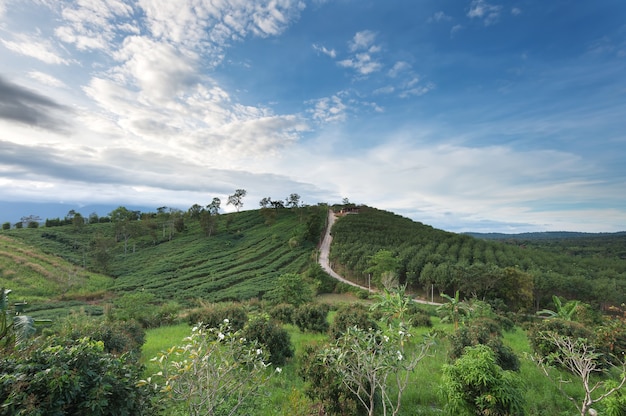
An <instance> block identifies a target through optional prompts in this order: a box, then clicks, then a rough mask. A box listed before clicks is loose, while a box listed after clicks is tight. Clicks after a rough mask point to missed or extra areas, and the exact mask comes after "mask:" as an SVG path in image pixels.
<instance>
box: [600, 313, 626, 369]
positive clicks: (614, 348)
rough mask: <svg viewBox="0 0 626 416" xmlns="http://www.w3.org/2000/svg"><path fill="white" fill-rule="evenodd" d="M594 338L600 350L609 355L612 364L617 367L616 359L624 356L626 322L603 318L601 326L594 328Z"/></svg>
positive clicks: (619, 319) (625, 348)
mask: <svg viewBox="0 0 626 416" xmlns="http://www.w3.org/2000/svg"><path fill="white" fill-rule="evenodd" d="M596 337H597V338H596V339H597V342H598V344H599V346H600V348H601V350H602V351H603V352H605V353H606V354H607V355H609V357H610V360H611V362H612V363H613V364H615V365H618V361H616V358H619V357H621V358H623V357H624V356H625V355H626V320H624V319H623V318H613V317H604V318H603V320H602V325H600V326H597V327H596Z"/></svg>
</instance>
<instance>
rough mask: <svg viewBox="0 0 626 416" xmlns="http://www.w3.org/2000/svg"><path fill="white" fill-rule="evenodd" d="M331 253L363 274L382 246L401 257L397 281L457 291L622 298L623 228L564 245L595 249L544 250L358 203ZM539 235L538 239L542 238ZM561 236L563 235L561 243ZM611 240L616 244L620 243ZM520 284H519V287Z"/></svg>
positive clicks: (338, 229) (338, 230)
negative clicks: (582, 251)
mask: <svg viewBox="0 0 626 416" xmlns="http://www.w3.org/2000/svg"><path fill="white" fill-rule="evenodd" d="M333 236H334V239H333V245H332V247H331V256H330V257H331V261H333V262H334V264H335V267H336V268H339V269H341V270H342V272H343V273H344V274H347V275H349V276H352V278H353V279H355V280H360V281H361V282H362V283H366V282H367V278H368V267H369V262H368V260H369V258H371V256H373V255H374V254H375V253H376V252H378V251H379V250H381V249H384V250H389V251H390V252H392V253H393V255H395V256H396V257H397V258H398V259H399V262H400V265H399V274H400V279H401V281H402V282H404V283H407V284H408V285H409V286H410V287H412V288H413V289H416V290H417V289H420V288H424V289H429V288H431V285H434V288H435V290H437V291H438V292H445V293H448V294H451V295H452V294H454V292H455V291H456V290H460V292H461V295H462V296H468V297H469V296H478V297H480V298H485V299H492V300H495V299H500V300H502V301H504V302H505V303H507V304H511V303H516V302H519V300H520V297H521V296H524V297H530V298H532V302H533V304H534V307H535V308H540V307H541V306H542V305H547V304H549V303H550V301H551V296H552V295H553V294H557V295H560V296H564V297H566V298H568V299H580V300H583V301H585V302H589V303H592V304H594V305H596V306H607V305H609V304H617V305H619V304H621V303H623V302H625V301H626V297H625V295H624V294H625V293H626V261H625V260H624V259H622V258H620V255H619V253H621V252H623V250H624V249H625V247H626V246H625V245H624V241H625V240H624V236H623V235H621V234H617V235H616V236H615V239H606V238H605V239H595V240H594V239H592V238H590V237H585V238H582V237H581V238H573V237H572V238H568V239H566V240H558V239H556V240H554V241H561V242H562V241H566V242H567V244H568V247H571V246H573V245H575V244H577V242H580V243H583V242H584V243H585V244H587V246H588V247H589V250H591V249H593V250H595V252H596V253H599V254H598V255H595V256H590V255H584V256H583V255H580V253H577V252H572V251H568V250H564V249H563V250H562V249H559V250H550V249H548V247H547V246H545V244H542V245H535V246H533V245H524V244H522V243H521V242H519V243H517V244H516V243H514V242H513V243H511V242H510V241H508V240H507V241H506V242H502V241H489V240H484V239H478V238H474V237H472V236H469V235H464V234H455V233H450V232H445V231H441V230H437V229H434V228H433V227H430V226H428V225H424V224H422V223H419V222H415V221H412V220H410V219H408V218H405V217H401V216H399V215H395V214H392V213H389V212H385V211H380V210H377V209H375V208H371V207H361V209H360V210H359V214H358V215H346V216H344V217H343V218H341V220H339V221H337V223H336V224H335V226H334V228H333ZM542 241H543V240H542ZM562 244H565V243H562ZM616 247H621V251H620V250H617V249H616ZM522 287H524V288H525V290H526V292H529V293H522Z"/></svg>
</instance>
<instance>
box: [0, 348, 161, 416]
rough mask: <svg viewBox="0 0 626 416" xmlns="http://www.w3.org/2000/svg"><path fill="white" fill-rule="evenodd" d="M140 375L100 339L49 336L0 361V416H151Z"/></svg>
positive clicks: (136, 369) (133, 365) (136, 367)
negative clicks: (138, 385)
mask: <svg viewBox="0 0 626 416" xmlns="http://www.w3.org/2000/svg"><path fill="white" fill-rule="evenodd" d="M141 372H142V368H141V367H140V366H138V365H136V364H135V363H134V361H132V360H129V358H128V356H126V355H121V356H119V357H116V356H114V355H112V354H109V353H107V352H106V351H105V348H104V343H103V342H102V341H94V340H91V339H88V338H81V339H79V340H68V339H62V338H48V339H46V340H45V341H44V342H43V343H40V344H33V345H32V346H31V347H30V348H29V349H27V350H22V351H20V352H19V354H14V355H12V356H9V357H5V358H3V359H2V360H0V404H1V405H0V415H7V416H9V415H11V416H15V415H28V416H47V415H71V416H73V415H75V416H80V415H86V414H88V415H93V416H101V415H102V416H105V415H111V416H114V415H115V416H117V415H152V414H154V409H153V407H152V406H151V404H150V403H151V402H150V396H151V393H150V390H149V389H148V387H137V383H138V381H139V377H140V375H141Z"/></svg>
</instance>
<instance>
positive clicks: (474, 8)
mask: <svg viewBox="0 0 626 416" xmlns="http://www.w3.org/2000/svg"><path fill="white" fill-rule="evenodd" d="M501 11H502V6H500V5H492V4H489V3H487V2H486V1H485V0H472V2H471V3H470V9H469V11H468V12H467V17H469V18H471V19H474V18H478V19H481V20H482V21H483V23H484V24H485V26H489V25H492V24H494V23H496V22H497V21H498V19H499V18H500V12H501Z"/></svg>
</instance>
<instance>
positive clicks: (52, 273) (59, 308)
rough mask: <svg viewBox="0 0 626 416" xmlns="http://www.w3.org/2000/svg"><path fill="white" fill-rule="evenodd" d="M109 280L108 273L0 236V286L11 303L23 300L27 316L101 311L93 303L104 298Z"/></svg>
mask: <svg viewBox="0 0 626 416" xmlns="http://www.w3.org/2000/svg"><path fill="white" fill-rule="evenodd" d="M112 283H113V279H112V278H110V277H108V276H105V275H102V274H98V273H92V272H89V271H87V270H85V269H83V268H81V267H78V266H76V265H74V264H72V263H70V262H68V261H66V260H64V259H62V258H60V257H57V256H54V255H51V254H48V253H45V252H44V251H43V250H41V249H39V248H37V247H33V246H31V245H28V244H25V243H24V242H22V241H20V240H18V239H16V238H11V237H8V236H5V235H0V287H4V288H7V289H11V291H12V292H11V295H10V300H11V301H12V302H16V301H25V302H27V303H28V305H29V306H28V307H27V308H26V310H25V312H26V313H27V314H29V315H32V316H34V317H41V318H43V317H45V318H54V317H57V316H63V315H67V314H68V313H69V311H71V310H78V309H81V308H83V309H86V310H87V311H89V312H90V313H92V314H101V313H102V307H101V306H98V305H97V304H98V303H100V302H99V301H102V300H104V299H105V298H106V294H107V290H108V288H110V287H111V285H112ZM46 311H49V312H50V314H47V313H46ZM48 315H49V316H48Z"/></svg>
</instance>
